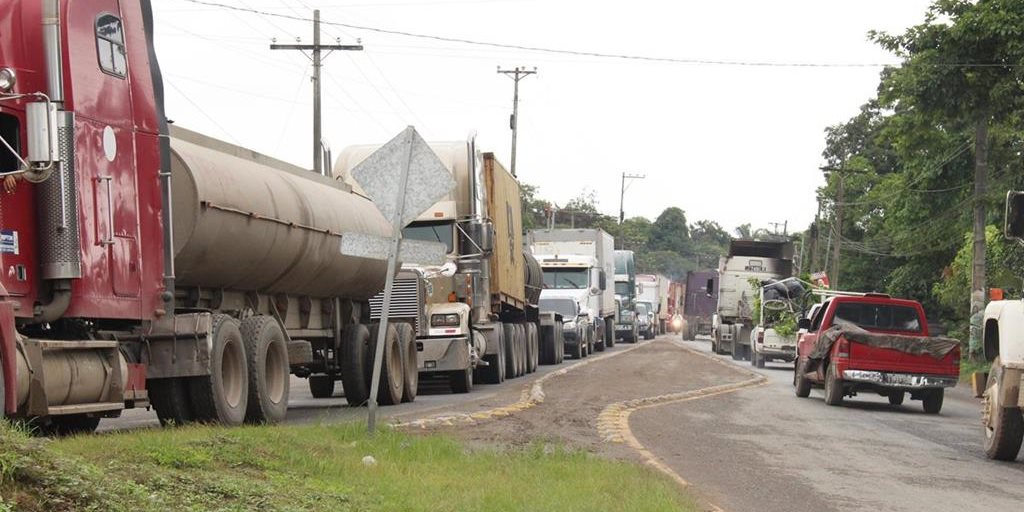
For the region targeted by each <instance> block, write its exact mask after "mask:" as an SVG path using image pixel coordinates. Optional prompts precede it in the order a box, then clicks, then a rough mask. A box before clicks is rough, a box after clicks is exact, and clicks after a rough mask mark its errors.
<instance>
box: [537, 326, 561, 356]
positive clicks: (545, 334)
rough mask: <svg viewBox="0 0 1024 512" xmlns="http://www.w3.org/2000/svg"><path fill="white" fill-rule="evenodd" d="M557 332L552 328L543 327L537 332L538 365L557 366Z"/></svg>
mask: <svg viewBox="0 0 1024 512" xmlns="http://www.w3.org/2000/svg"><path fill="white" fill-rule="evenodd" d="M556 334H557V330H556V329H555V327H554V326H551V327H543V328H541V329H540V332H539V335H540V336H539V337H540V340H539V345H540V347H539V350H538V352H540V354H539V356H540V357H539V361H538V362H539V363H540V364H543V365H551V364H558V355H557V352H556V350H557V349H556V346H555V338H556V336H555V335H556Z"/></svg>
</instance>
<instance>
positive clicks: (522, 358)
mask: <svg viewBox="0 0 1024 512" xmlns="http://www.w3.org/2000/svg"><path fill="white" fill-rule="evenodd" d="M516 332H517V333H518V334H519V376H520V377H522V376H523V375H526V368H527V366H529V364H528V362H527V358H528V357H529V356H530V354H529V350H528V349H527V347H526V342H527V340H526V325H524V324H516Z"/></svg>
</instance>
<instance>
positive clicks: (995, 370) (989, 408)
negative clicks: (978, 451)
mask: <svg viewBox="0 0 1024 512" xmlns="http://www.w3.org/2000/svg"><path fill="white" fill-rule="evenodd" d="M1002 368H1003V366H1002V363H1001V362H1000V360H999V358H998V357H997V358H996V360H995V361H993V362H992V371H991V372H990V373H989V374H988V384H987V385H986V386H985V398H984V401H983V402H982V404H983V405H982V407H983V411H982V417H983V418H984V419H985V420H986V421H985V424H984V428H985V455H986V456H988V458H990V459H995V460H1004V461H1013V460H1017V454H1018V453H1020V446H1021V442H1022V441H1024V417H1022V416H1021V410H1020V409H1018V408H1017V407H1002V404H1000V403H999V397H998V392H999V387H998V386H997V385H996V384H997V383H999V382H1000V381H1001V375H1002Z"/></svg>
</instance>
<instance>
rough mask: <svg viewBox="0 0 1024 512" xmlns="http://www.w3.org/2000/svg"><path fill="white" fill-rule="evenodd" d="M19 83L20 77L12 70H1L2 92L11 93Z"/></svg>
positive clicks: (0, 85) (0, 82) (0, 88)
mask: <svg viewBox="0 0 1024 512" xmlns="http://www.w3.org/2000/svg"><path fill="white" fill-rule="evenodd" d="M17 82H18V76H17V75H16V74H15V73H14V70H13V69H11V68H3V69H0V91H3V92H11V91H13V90H14V84H15V83H17Z"/></svg>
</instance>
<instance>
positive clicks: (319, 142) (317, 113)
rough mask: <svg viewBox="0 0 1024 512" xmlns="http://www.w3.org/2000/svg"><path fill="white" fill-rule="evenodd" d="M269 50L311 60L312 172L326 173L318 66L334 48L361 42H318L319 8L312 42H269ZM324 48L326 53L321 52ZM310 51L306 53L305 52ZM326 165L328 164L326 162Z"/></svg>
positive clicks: (356, 47)
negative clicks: (289, 51) (298, 55)
mask: <svg viewBox="0 0 1024 512" xmlns="http://www.w3.org/2000/svg"><path fill="white" fill-rule="evenodd" d="M270 49H271V50H299V51H301V52H302V53H303V55H305V56H306V57H308V58H309V59H310V60H312V61H313V172H315V173H317V174H320V175H327V169H326V166H325V165H324V163H323V158H324V155H323V135H322V133H323V114H322V105H321V102H320V97H321V95H320V83H321V82H320V68H322V67H323V61H324V59H326V58H327V56H328V55H330V54H331V52H333V51H334V50H345V51H360V50H362V49H363V45H361V44H320V9H316V10H314V11H313V44H276V43H275V44H271V45H270ZM325 50H326V52H327V53H326V54H325V53H323V52H324V51H325ZM307 51H308V52H311V54H308V53H306V52H307ZM328 165H330V164H329V163H328Z"/></svg>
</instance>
